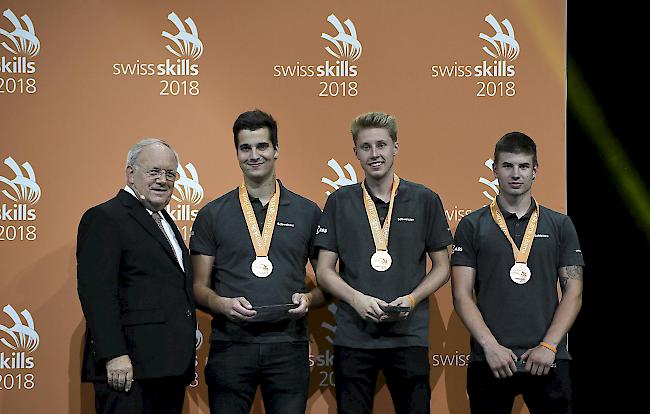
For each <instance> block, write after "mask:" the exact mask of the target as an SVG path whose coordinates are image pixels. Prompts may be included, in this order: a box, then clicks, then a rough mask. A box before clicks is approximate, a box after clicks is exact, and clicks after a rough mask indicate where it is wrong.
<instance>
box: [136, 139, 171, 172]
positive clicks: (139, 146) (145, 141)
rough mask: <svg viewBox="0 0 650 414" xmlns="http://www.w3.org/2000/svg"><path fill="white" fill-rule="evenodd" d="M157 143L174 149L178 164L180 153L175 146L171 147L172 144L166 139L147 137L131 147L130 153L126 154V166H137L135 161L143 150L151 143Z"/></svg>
mask: <svg viewBox="0 0 650 414" xmlns="http://www.w3.org/2000/svg"><path fill="white" fill-rule="evenodd" d="M156 144H160V145H164V146H165V147H167V148H169V149H170V150H172V152H173V153H174V157H176V165H178V153H177V152H176V150H175V149H174V148H172V147H171V145H169V144H168V143H167V142H166V141H163V140H162V139H158V138H145V139H143V140H141V141H140V142H138V143H137V144H135V145H133V146H132V147H131V149H129V153H128V155H127V156H126V166H127V167H135V166H136V165H135V162H136V160H137V159H138V156H139V155H140V153H141V152H142V150H143V149H145V148H146V147H148V146H149V145H156Z"/></svg>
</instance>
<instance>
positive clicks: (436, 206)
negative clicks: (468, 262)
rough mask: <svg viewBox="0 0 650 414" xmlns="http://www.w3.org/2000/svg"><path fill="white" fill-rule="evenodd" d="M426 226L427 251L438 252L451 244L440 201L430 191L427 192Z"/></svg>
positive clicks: (450, 236) (447, 224)
mask: <svg viewBox="0 0 650 414" xmlns="http://www.w3.org/2000/svg"><path fill="white" fill-rule="evenodd" d="M428 224H429V225H428V226H427V234H426V239H425V246H426V249H427V251H429V252H430V251H434V250H440V249H443V248H445V247H447V246H449V245H450V244H451V243H452V241H453V237H452V235H451V230H450V229H449V223H448V222H447V217H446V216H445V209H444V207H443V206H442V201H440V197H438V195H437V194H436V193H434V192H433V191H430V190H429V191H428Z"/></svg>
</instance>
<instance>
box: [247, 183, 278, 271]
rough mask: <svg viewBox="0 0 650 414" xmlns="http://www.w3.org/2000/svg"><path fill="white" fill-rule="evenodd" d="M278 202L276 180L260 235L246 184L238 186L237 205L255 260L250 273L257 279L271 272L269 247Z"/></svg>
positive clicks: (271, 264)
mask: <svg viewBox="0 0 650 414" xmlns="http://www.w3.org/2000/svg"><path fill="white" fill-rule="evenodd" d="M279 202H280V185H279V184H278V182H277V180H276V182H275V193H274V194H273V196H272V197H271V199H270V200H269V205H268V208H267V209H266V218H265V219H264V229H263V231H262V233H260V228H259V226H258V225H257V219H256V218H255V211H254V210H253V206H252V205H251V202H250V200H249V198H248V191H247V190H246V183H245V182H243V183H242V184H241V185H240V186H239V204H240V205H241V209H242V212H243V213H244V219H245V220H246V226H247V227H248V234H249V235H250V238H251V242H252V243H253V248H254V249H255V260H253V263H251V271H252V272H253V274H254V275H255V276H257V277H268V276H269V275H270V274H271V272H273V263H271V261H270V260H269V248H270V247H271V239H272V238H273V230H274V229H275V219H276V218H277V216H278V205H279Z"/></svg>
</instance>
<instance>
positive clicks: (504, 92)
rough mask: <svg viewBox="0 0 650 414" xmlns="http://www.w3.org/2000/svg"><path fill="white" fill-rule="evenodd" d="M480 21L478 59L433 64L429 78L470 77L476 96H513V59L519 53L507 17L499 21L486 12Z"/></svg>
mask: <svg viewBox="0 0 650 414" xmlns="http://www.w3.org/2000/svg"><path fill="white" fill-rule="evenodd" d="M484 20H485V21H484V27H483V29H481V31H480V33H479V34H478V39H479V40H480V41H481V50H482V53H481V57H482V60H481V61H479V62H476V61H475V62H459V61H458V60H454V61H453V64H449V63H446V64H435V65H432V66H431V77H432V78H434V79H436V80H437V81H442V80H444V79H455V80H457V79H468V80H471V83H472V84H473V85H475V87H474V91H475V94H476V96H477V97H480V98H497V97H503V98H508V97H513V96H515V95H516V93H517V90H516V83H515V74H516V71H515V64H514V61H515V60H516V59H517V58H518V57H519V53H520V45H519V42H518V41H517V39H516V38H515V30H514V28H513V26H512V23H511V22H510V20H508V19H507V18H506V19H503V20H501V21H500V22H499V21H498V20H497V18H496V17H494V16H493V15H492V14H488V15H487V16H485V19H484ZM485 26H487V27H485Z"/></svg>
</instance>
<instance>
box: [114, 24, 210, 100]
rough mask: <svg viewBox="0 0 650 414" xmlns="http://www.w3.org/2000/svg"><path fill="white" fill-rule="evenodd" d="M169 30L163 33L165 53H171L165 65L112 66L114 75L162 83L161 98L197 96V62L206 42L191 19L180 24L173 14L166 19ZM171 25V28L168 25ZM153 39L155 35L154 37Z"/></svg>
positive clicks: (133, 63) (139, 62)
mask: <svg viewBox="0 0 650 414" xmlns="http://www.w3.org/2000/svg"><path fill="white" fill-rule="evenodd" d="M167 23H168V26H169V30H170V31H171V32H170V31H168V30H163V31H162V38H163V39H165V42H164V48H163V50H165V51H167V52H168V53H170V54H171V55H172V56H171V57H169V55H167V56H168V57H167V58H166V59H165V60H164V61H163V62H151V61H145V60H144V59H135V61H129V62H118V63H114V64H113V75H114V76H120V77H128V78H134V77H147V78H153V79H156V80H157V81H158V82H159V95H160V96H196V95H198V94H199V93H200V89H199V87H200V85H199V81H198V79H196V77H197V76H198V75H199V64H198V63H197V61H198V59H199V58H200V57H201V55H203V42H201V39H200V38H199V31H198V29H197V26H196V23H195V22H194V20H193V19H192V18H191V17H187V18H185V20H181V19H180V17H178V15H177V14H176V13H174V12H171V13H169V15H167ZM169 23H171V24H169ZM172 27H173V29H172ZM151 36H152V37H153V36H154V35H153V33H152V34H151Z"/></svg>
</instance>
